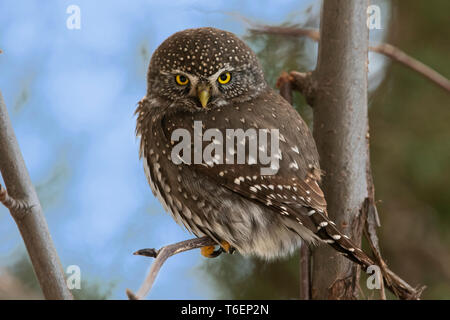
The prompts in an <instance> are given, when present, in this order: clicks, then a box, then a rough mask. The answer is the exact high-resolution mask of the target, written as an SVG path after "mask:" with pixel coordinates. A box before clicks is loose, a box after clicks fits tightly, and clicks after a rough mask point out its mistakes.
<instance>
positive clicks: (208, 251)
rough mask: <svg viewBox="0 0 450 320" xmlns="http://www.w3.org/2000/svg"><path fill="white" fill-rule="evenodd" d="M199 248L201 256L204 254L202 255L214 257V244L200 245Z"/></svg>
mask: <svg viewBox="0 0 450 320" xmlns="http://www.w3.org/2000/svg"><path fill="white" fill-rule="evenodd" d="M200 250H201V253H202V256H204V257H207V258H214V257H215V256H216V255H215V247H214V246H206V247H202V248H201V249H200Z"/></svg>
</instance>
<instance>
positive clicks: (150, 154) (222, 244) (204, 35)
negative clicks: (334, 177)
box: [136, 28, 372, 266]
mask: <svg viewBox="0 0 450 320" xmlns="http://www.w3.org/2000/svg"><path fill="white" fill-rule="evenodd" d="M136 114H137V127H136V133H137V135H138V136H139V137H140V157H141V158H142V161H143V165H144V171H145V174H146V176H147V179H148V182H149V184H150V187H151V189H152V191H153V193H154V195H155V196H156V197H157V198H158V199H159V201H160V202H161V203H162V205H163V207H164V208H165V210H166V211H167V212H169V213H170V214H171V216H172V217H173V218H174V219H175V221H176V222H177V223H179V224H180V225H182V226H184V227H185V228H186V229H187V230H188V231H190V232H192V233H193V234H194V235H195V236H197V237H201V236H209V237H210V238H212V239H214V241H216V242H217V248H218V249H217V250H216V249H215V248H216V247H214V246H208V247H204V248H202V250H201V252H202V254H203V255H204V256H207V257H214V256H216V255H217V254H218V252H222V251H225V252H232V251H233V250H236V251H237V252H239V253H240V254H242V255H251V256H257V257H260V258H263V259H266V260H271V259H275V258H279V257H284V256H287V255H289V254H290V253H292V252H293V251H294V250H295V249H296V248H298V247H299V246H300V245H301V243H302V242H303V243H305V244H307V245H312V244H318V243H327V244H329V245H331V246H333V247H334V248H335V249H336V250H339V251H340V252H342V253H343V254H344V255H346V256H347V257H348V258H350V259H351V260H353V261H355V262H358V263H360V264H362V265H363V266H367V265H370V264H372V263H371V261H370V258H368V257H367V256H366V255H365V254H364V253H363V252H362V251H361V250H360V249H359V248H358V247H357V246H355V245H354V244H353V243H352V241H351V240H350V239H349V238H348V237H347V236H346V235H343V234H342V233H341V232H340V231H339V230H338V229H337V227H336V225H335V224H334V223H333V222H332V221H331V220H330V219H329V218H328V216H327V203H326V201H325V198H324V194H323V192H322V190H321V188H320V180H321V170H320V166H319V156H318V153H317V149H316V145H315V142H314V140H313V137H312V135H311V132H310V130H309V128H308V126H307V125H306V123H305V122H304V121H303V119H302V118H301V117H300V115H299V114H298V113H297V112H296V111H295V110H294V108H293V107H292V106H291V105H290V104H289V103H288V102H287V101H286V100H284V99H283V98H282V97H281V96H280V95H279V94H278V93H277V92H275V91H274V90H273V89H272V88H271V87H270V86H269V85H268V84H267V82H266V80H265V79H264V74H263V71H262V68H261V65H260V63H259V62H258V59H257V57H256V55H255V53H254V52H253V51H252V50H251V49H250V48H249V47H248V46H247V45H246V44H245V43H244V42H243V41H241V40H240V39H239V38H238V37H237V36H235V35H234V34H232V33H230V32H227V31H223V30H219V29H214V28H198V29H188V30H184V31H181V32H177V33H175V34H173V35H172V36H170V37H169V38H168V39H166V40H165V41H164V42H163V43H162V44H161V45H160V46H159V47H158V48H157V49H156V51H155V52H154V54H153V56H152V58H151V61H150V65H149V69H148V75H147V93H146V96H145V97H144V98H143V99H142V100H141V101H140V102H139V103H138V108H137V110H136ZM230 132H233V133H234V135H232V138H231V139H230V138H229V135H228V133H230ZM236 132H238V134H236ZM261 132H265V133H266V135H268V132H273V133H274V136H276V139H272V138H273V137H271V139H270V141H269V139H266V141H265V142H266V143H264V139H263V138H262V136H264V134H261ZM208 133H209V134H208ZM252 134H253V135H252ZM181 136H183V137H186V136H187V137H190V138H189V139H188V138H186V141H184V148H182V151H179V152H174V150H175V149H177V150H181V148H180V146H179V143H181V138H180V137H181ZM183 140H185V139H183ZM230 140H233V141H232V142H235V143H234V144H233V143H230V144H228V142H230ZM255 145H256V149H257V153H256V154H255V153H254V152H253V153H252V152H251V151H252V150H253V151H254V149H255V148H254V147H255ZM208 148H209V151H211V150H213V151H214V152H213V151H211V152H207V151H208ZM269 151H270V152H269ZM269 153H270V159H271V160H274V161H271V162H270V163H269V162H267V161H266V162H265V163H263V162H262V161H260V159H259V158H258V155H261V154H264V155H266V156H267V155H269ZM205 154H206V155H209V154H210V155H211V157H209V158H208V157H206V158H208V159H205ZM256 158H258V159H256ZM261 158H264V157H261ZM195 160H197V161H195ZM265 160H267V159H265ZM264 169H265V170H264Z"/></svg>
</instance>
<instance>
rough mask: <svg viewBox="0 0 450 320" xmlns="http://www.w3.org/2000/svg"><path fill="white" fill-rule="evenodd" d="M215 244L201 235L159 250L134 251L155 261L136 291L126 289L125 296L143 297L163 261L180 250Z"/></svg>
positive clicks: (136, 298) (151, 284)
mask: <svg viewBox="0 0 450 320" xmlns="http://www.w3.org/2000/svg"><path fill="white" fill-rule="evenodd" d="M214 245H217V243H216V242H215V241H214V240H212V239H211V238H209V237H202V238H194V239H190V240H185V241H181V242H177V243H174V244H171V245H167V246H164V247H162V248H161V249H159V250H155V249H141V250H138V251H136V252H135V253H134V254H135V255H142V256H146V257H152V258H155V261H154V262H153V264H152V266H151V267H150V271H149V272H148V274H147V277H146V278H145V280H144V282H143V283H142V285H141V287H140V288H139V290H138V291H137V293H136V294H134V293H133V292H132V291H130V290H129V289H127V292H126V293H127V296H128V298H129V299H130V300H140V299H143V298H145V296H147V294H148V293H149V292H150V290H151V289H152V287H153V283H154V282H155V279H156V276H157V275H158V273H159V270H160V269H161V267H162V266H163V264H164V262H166V260H167V259H168V258H169V257H171V256H173V255H175V254H177V253H181V252H185V251H188V250H192V249H198V248H201V247H205V246H214Z"/></svg>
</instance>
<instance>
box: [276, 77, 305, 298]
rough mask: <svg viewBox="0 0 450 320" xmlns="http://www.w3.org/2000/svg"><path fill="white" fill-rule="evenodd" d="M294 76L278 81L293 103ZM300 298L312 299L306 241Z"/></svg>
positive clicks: (303, 246)
mask: <svg viewBox="0 0 450 320" xmlns="http://www.w3.org/2000/svg"><path fill="white" fill-rule="evenodd" d="M293 80H294V77H293V76H291V75H289V74H288V73H287V72H283V73H282V74H281V75H280V77H279V78H278V81H277V87H278V89H279V90H280V95H281V96H282V97H283V98H284V99H286V101H287V102H289V103H290V104H292V101H293V96H292V89H293V87H292V84H293ZM299 254H300V270H299V271H300V300H310V299H311V294H310V293H311V250H310V249H309V247H308V245H307V244H306V243H302V245H301V247H300V252H299Z"/></svg>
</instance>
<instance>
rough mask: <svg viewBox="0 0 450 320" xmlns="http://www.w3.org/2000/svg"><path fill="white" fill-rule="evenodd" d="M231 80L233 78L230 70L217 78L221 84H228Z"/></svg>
mask: <svg viewBox="0 0 450 320" xmlns="http://www.w3.org/2000/svg"><path fill="white" fill-rule="evenodd" d="M230 80H231V73H229V72H224V73H222V74H221V75H220V76H219V78H217V81H219V83H220V84H226V83H228V82H230Z"/></svg>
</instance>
